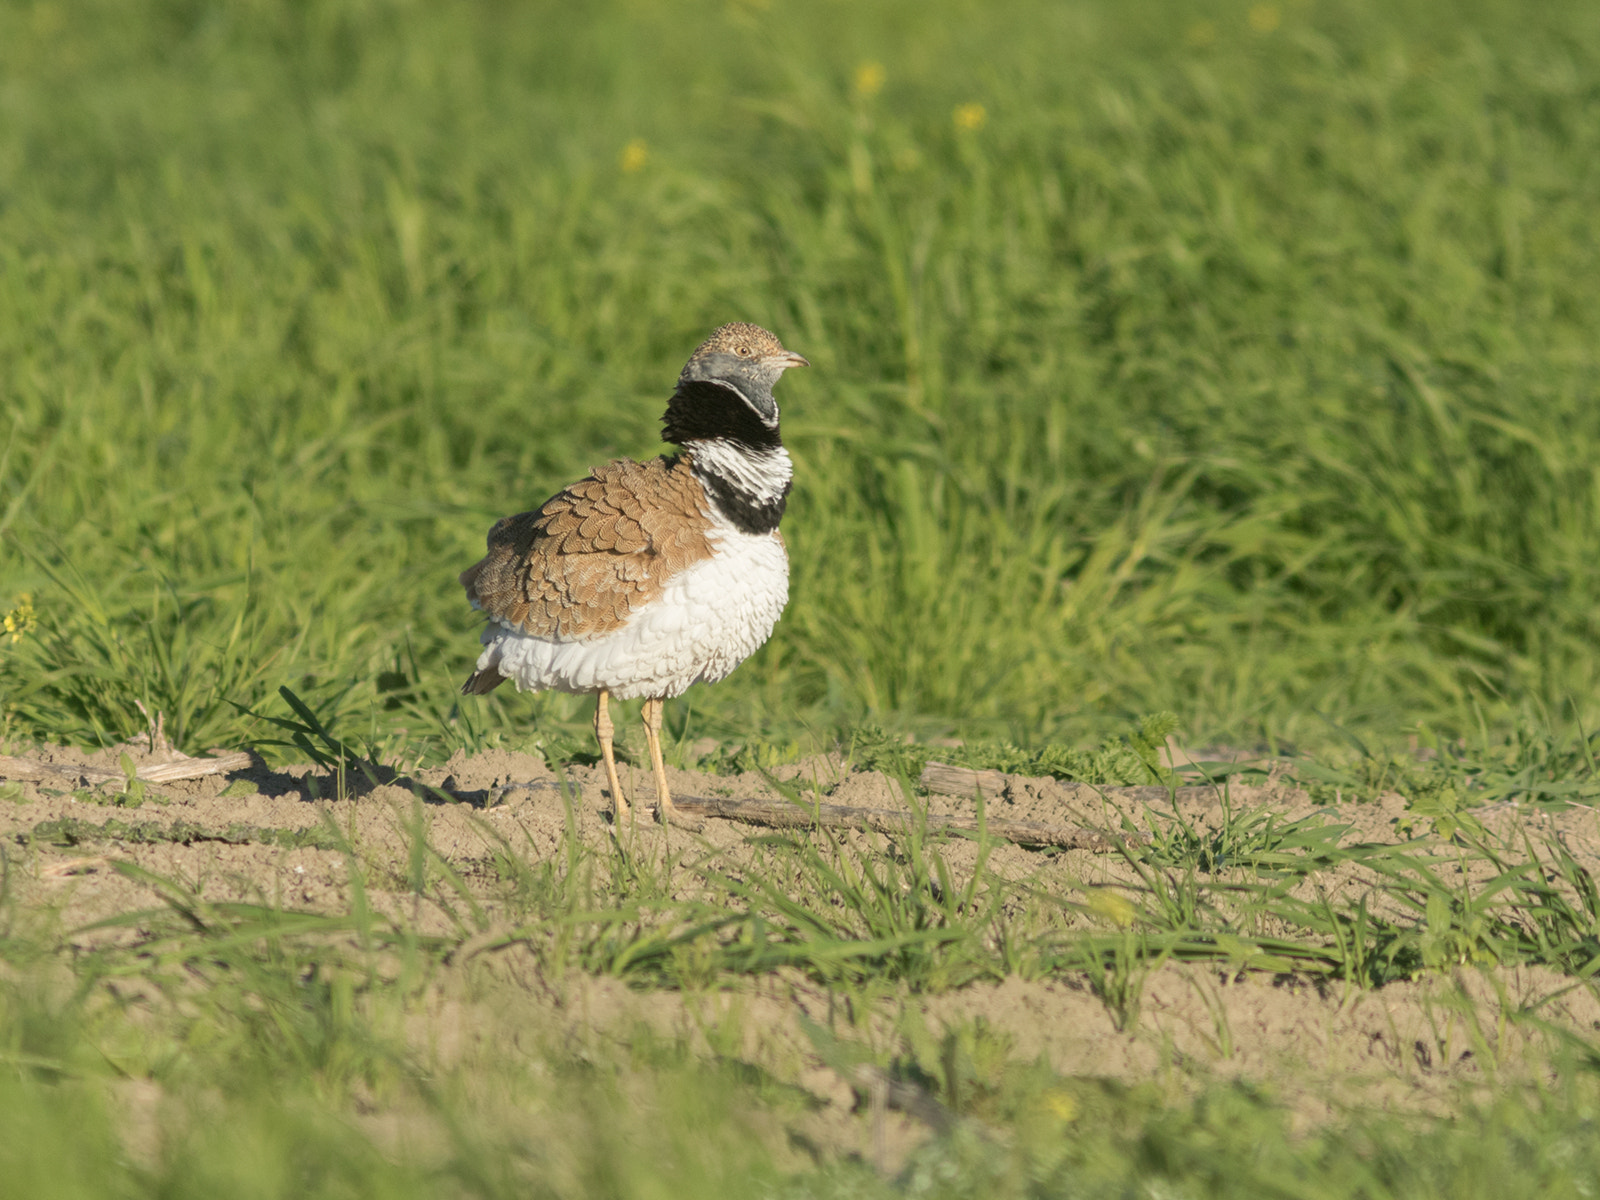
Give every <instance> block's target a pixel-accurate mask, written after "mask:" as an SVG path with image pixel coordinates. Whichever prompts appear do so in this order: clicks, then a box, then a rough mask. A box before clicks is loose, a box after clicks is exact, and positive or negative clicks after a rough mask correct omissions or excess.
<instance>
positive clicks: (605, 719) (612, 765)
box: [594, 688, 628, 825]
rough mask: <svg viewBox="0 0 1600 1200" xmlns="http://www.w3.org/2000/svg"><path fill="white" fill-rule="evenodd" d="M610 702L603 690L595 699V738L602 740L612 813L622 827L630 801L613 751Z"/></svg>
mask: <svg viewBox="0 0 1600 1200" xmlns="http://www.w3.org/2000/svg"><path fill="white" fill-rule="evenodd" d="M610 701H611V693H610V692H608V691H607V690H606V689H605V688H601V689H600V691H599V693H598V694H597V695H596V697H595V704H594V736H595V737H596V738H598V739H599V740H600V757H601V758H603V759H604V760H605V764H606V782H607V783H609V784H610V785H611V807H612V812H613V813H614V814H615V817H616V822H617V824H618V825H620V824H622V822H623V821H624V820H626V819H627V816H628V799H627V797H626V796H624V795H623V794H622V781H621V780H619V779H618V778H617V759H616V755H615V754H613V753H612V750H611V739H612V737H613V736H614V735H615V734H616V732H617V729H616V726H614V725H613V724H612V723H611V714H610V713H609V712H607V711H606V706H607V705H608V704H609V703H610Z"/></svg>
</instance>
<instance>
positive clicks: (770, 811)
mask: <svg viewBox="0 0 1600 1200" xmlns="http://www.w3.org/2000/svg"><path fill="white" fill-rule="evenodd" d="M672 803H673V805H674V807H675V808H676V809H677V810H678V812H680V813H682V814H683V815H684V816H686V817H720V818H722V819H723V820H725V821H743V822H745V823H746V824H749V825H770V826H773V827H775V828H779V829H793V828H799V827H806V826H811V825H821V826H823V827H824V828H827V829H871V830H875V831H876V832H878V833H907V832H909V831H910V830H911V829H913V828H914V827H915V825H916V817H915V815H914V814H912V813H909V812H901V811H897V810H895V809H889V808H847V807H845V806H844V805H841V804H791V803H789V802H788V801H786V800H723V799H720V798H708V797H705V796H674V797H673V798H672ZM978 829H979V826H978V820H977V818H976V817H942V816H932V815H930V816H929V817H928V832H929V833H942V832H949V831H953V832H958V833H977V832H978ZM983 829H984V831H985V832H987V833H988V834H989V835H990V836H991V837H997V838H1003V839H1004V840H1005V841H1008V842H1015V843H1017V845H1019V846H1061V847H1063V848H1065V849H1068V850H1115V849H1116V848H1117V839H1115V838H1113V837H1108V836H1107V835H1105V834H1103V833H1097V832H1095V831H1094V830H1092V829H1069V828H1066V827H1065V826H1061V825H1039V824H1036V823H1034V822H1032V821H1004V820H1000V819H998V818H993V817H991V818H990V819H989V820H987V821H985V822H984V824H983ZM1122 840H1123V841H1124V842H1134V843H1136V842H1139V841H1141V840H1142V839H1140V838H1138V837H1135V836H1129V837H1127V838H1124V839H1122Z"/></svg>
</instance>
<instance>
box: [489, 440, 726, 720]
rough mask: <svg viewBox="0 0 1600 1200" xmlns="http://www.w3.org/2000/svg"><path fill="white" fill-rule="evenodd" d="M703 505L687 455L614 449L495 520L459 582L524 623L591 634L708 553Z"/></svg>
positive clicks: (495, 611) (548, 632)
mask: <svg viewBox="0 0 1600 1200" xmlns="http://www.w3.org/2000/svg"><path fill="white" fill-rule="evenodd" d="M709 510H710V505H709V502H708V501H707V499H706V494H705V491H704V489H703V488H702V487H701V486H700V481H699V480H698V479H696V478H695V476H694V472H693V471H691V470H690V469H689V464H688V462H687V461H685V460H682V459H666V458H658V459H653V460H651V461H650V462H647V463H636V462H632V461H630V460H629V459H619V460H618V461H616V462H613V463H608V464H607V465H606V466H604V467H601V468H600V469H599V470H597V471H595V472H594V474H592V475H590V476H589V477H588V478H587V479H582V480H579V481H578V482H577V483H575V484H573V485H572V486H571V487H569V488H568V489H567V490H566V491H564V492H562V493H560V494H559V495H557V496H553V497H551V498H550V499H549V500H547V501H546V502H545V503H544V506H543V507H541V508H540V509H539V510H538V511H537V512H526V513H518V514H517V515H516V516H514V517H505V518H503V519H502V520H500V521H497V522H496V523H495V526H494V528H493V529H491V530H490V531H489V552H488V553H487V554H486V555H484V557H483V558H482V560H480V561H479V562H477V563H475V564H474V565H472V566H470V567H468V568H467V569H466V570H465V571H463V572H462V573H461V586H462V587H464V588H466V589H467V598H468V599H470V600H471V601H472V602H473V603H474V604H475V605H477V607H479V608H481V609H482V610H483V611H484V612H486V613H488V614H489V615H490V616H492V617H497V618H499V619H500V620H502V621H505V622H506V623H507V624H509V625H513V626H515V627H516V628H518V629H521V630H523V631H524V632H526V633H532V634H535V635H537V636H539V637H559V638H587V637H596V636H599V635H601V634H604V633H609V632H610V631H611V630H613V629H616V628H618V627H619V626H621V625H622V623H623V622H624V621H626V620H627V619H628V616H629V614H631V613H632V612H633V611H634V610H635V609H637V608H638V607H639V606H640V605H641V604H648V603H649V602H650V601H651V600H653V599H654V598H655V597H656V596H658V595H659V594H660V593H661V589H662V588H663V587H665V586H666V584H667V581H668V580H669V579H671V578H672V577H673V576H674V575H676V574H677V573H678V572H679V571H681V570H683V569H684V568H685V567H687V566H689V565H690V564H692V563H695V562H699V561H700V560H702V559H705V558H709V557H710V556H711V543H710V542H709V541H708V540H707V537H706V531H707V528H708V524H709V517H708V513H709ZM475 682H477V677H476V676H474V677H473V680H469V681H468V686H469V687H471V686H473V684H474V683H475ZM495 682H498V680H495V681H490V680H483V681H482V684H481V685H480V686H482V687H483V690H488V688H490V687H493V686H494V683H495Z"/></svg>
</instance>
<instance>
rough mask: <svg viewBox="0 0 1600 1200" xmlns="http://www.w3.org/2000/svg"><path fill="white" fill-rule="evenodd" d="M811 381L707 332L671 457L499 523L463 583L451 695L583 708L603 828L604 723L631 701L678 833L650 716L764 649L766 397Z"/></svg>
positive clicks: (772, 600)
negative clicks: (473, 636) (468, 638)
mask: <svg viewBox="0 0 1600 1200" xmlns="http://www.w3.org/2000/svg"><path fill="white" fill-rule="evenodd" d="M805 366H810V363H809V362H807V361H806V359H805V358H803V357H802V356H801V355H799V354H795V353H793V352H792V351H789V350H786V349H784V347H783V343H782V342H780V341H779V340H778V338H777V336H776V335H774V334H772V333H770V332H768V331H767V330H765V329H763V328H762V327H761V326H759V325H753V324H750V323H748V322H745V321H735V322H732V323H730V324H727V325H722V326H720V327H719V328H717V329H715V330H713V331H712V333H711V336H710V337H708V338H707V339H706V340H705V341H704V342H703V343H701V345H700V346H699V347H698V348H697V349H696V350H695V351H694V353H693V354H691V355H690V356H689V361H688V362H687V363H686V364H685V365H684V368H683V371H682V373H681V374H680V375H679V376H678V383H677V387H676V388H675V389H674V390H673V393H672V396H671V398H670V399H669V400H668V401H667V411H666V413H665V415H664V416H663V417H662V419H661V436H662V441H664V442H668V443H671V444H673V445H675V446H676V447H678V450H677V452H676V453H673V454H664V455H662V456H660V457H659V458H655V459H651V460H649V461H647V462H635V461H633V460H631V459H626V458H623V459H616V460H614V461H612V462H610V463H608V464H606V465H605V466H603V467H599V468H597V469H596V470H594V471H593V472H592V473H591V474H589V475H588V476H586V477H585V478H583V479H581V480H579V481H578V482H577V483H574V484H573V485H572V486H570V487H568V488H566V489H564V490H563V491H561V492H558V493H557V494H556V495H554V496H552V497H551V498H550V499H549V500H547V501H545V502H544V504H543V505H541V506H540V507H539V508H537V509H535V510H534V511H532V512H525V513H518V514H517V515H515V516H510V517H504V518H502V519H501V520H499V521H497V522H496V523H495V525H494V527H493V528H492V529H490V530H489V537H488V549H487V553H486V554H485V555H484V557H483V558H482V559H480V560H479V561H478V562H477V563H475V564H473V565H472V566H470V567H468V568H467V569H466V570H465V571H463V572H462V573H461V576H460V579H461V585H462V587H464V588H465V589H466V593H467V599H468V601H469V602H470V603H471V604H472V606H473V607H474V608H475V609H478V610H479V611H481V612H482V613H483V614H484V615H485V617H487V623H486V625H485V627H484V630H483V633H482V636H481V638H480V642H481V644H482V646H483V652H482V653H481V654H480V655H479V656H478V662H477V666H476V669H475V670H474V671H473V673H472V675H471V676H470V677H469V678H468V679H467V681H466V683H464V684H463V685H462V687H461V690H462V692H463V693H466V694H468V695H481V694H483V693H486V692H491V691H493V690H494V689H495V688H497V687H499V686H500V685H501V684H502V683H504V682H505V681H506V680H508V679H509V680H511V681H512V682H513V683H515V684H516V685H517V690H518V691H541V690H546V689H554V690H556V691H562V692H571V693H579V694H583V693H589V692H592V693H594V694H595V716H594V731H595V737H596V738H597V739H598V741H599V743H600V756H601V758H602V759H603V760H604V763H605V771H606V781H607V783H608V785H609V786H610V788H611V798H612V805H613V808H612V816H613V820H614V821H615V822H617V823H618V824H620V822H621V820H622V819H624V818H626V817H627V815H628V811H629V810H628V801H627V798H626V797H625V796H624V795H623V793H622V787H621V784H620V783H619V781H618V779H617V764H616V758H615V755H614V753H613V747H612V740H613V736H614V733H615V727H614V726H613V724H612V722H611V718H610V715H609V714H608V712H607V705H608V702H609V700H610V699H611V698H612V697H615V698H617V699H619V700H631V699H640V698H642V699H643V700H644V710H643V714H642V716H643V722H644V731H645V741H646V743H647V744H648V747H649V752H650V766H651V770H652V771H653V772H654V774H655V785H656V817H657V819H658V820H659V821H661V822H662V823H663V824H665V823H667V822H668V821H670V820H671V819H672V817H673V816H674V813H675V810H674V807H673V803H672V794H671V792H670V790H669V788H668V786H667V776H666V767H665V765H664V763H663V761H662V757H661V722H662V706H663V704H664V702H665V701H666V700H669V699H672V698H675V697H677V696H681V695H682V694H683V693H684V692H685V691H687V690H688V689H689V687H690V686H691V685H693V684H695V683H700V682H705V683H715V682H716V681H718V680H720V679H724V678H726V677H727V676H728V674H729V673H730V672H732V671H733V669H734V668H735V667H737V666H738V665H739V664H740V663H741V662H743V661H744V660H745V659H746V658H748V657H749V656H750V655H751V654H753V653H755V651H756V650H757V649H759V648H760V647H761V646H762V644H764V643H765V642H766V640H767V639H768V638H769V637H770V636H771V634H772V630H773V628H774V626H775V625H776V624H777V621H778V617H779V615H780V614H781V613H782V612H783V609H784V606H785V605H786V604H787V603H788V599H789V558H788V554H787V552H786V550H785V548H784V542H783V535H782V534H781V533H779V532H778V522H779V520H780V519H781V518H782V517H783V512H784V507H785V505H786V504H787V502H788V498H789V492H790V489H791V487H792V486H793V483H794V466H793V462H792V461H791V459H790V457H789V452H788V451H787V450H786V449H785V448H784V445H783V440H782V438H781V437H780V435H779V428H778V426H779V412H778V402H777V401H776V400H775V399H774V398H773V394H772V389H773V387H774V385H775V384H776V383H777V382H778V380H779V379H780V378H781V377H782V375H783V373H784V371H786V370H788V369H789V368H791V367H805Z"/></svg>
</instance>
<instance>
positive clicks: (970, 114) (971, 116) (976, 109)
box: [950, 104, 989, 129]
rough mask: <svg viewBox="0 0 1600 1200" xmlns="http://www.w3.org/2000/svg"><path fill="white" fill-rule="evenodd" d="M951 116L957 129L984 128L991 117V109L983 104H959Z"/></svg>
mask: <svg viewBox="0 0 1600 1200" xmlns="http://www.w3.org/2000/svg"><path fill="white" fill-rule="evenodd" d="M950 117H951V119H952V120H953V121H955V123H956V128H957V129H982V128H983V123H984V122H985V121H987V120H988V119H989V110H988V109H986V108H984V107H983V105H981V104H958V105H956V110H955V112H953V113H951V114H950Z"/></svg>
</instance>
